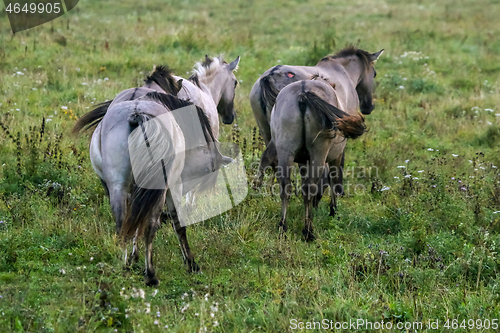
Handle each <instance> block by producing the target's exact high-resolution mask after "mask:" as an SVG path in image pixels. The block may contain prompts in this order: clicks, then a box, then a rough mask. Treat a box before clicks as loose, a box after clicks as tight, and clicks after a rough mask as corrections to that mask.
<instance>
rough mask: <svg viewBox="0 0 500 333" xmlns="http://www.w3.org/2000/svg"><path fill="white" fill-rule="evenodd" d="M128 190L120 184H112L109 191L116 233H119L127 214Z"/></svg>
mask: <svg viewBox="0 0 500 333" xmlns="http://www.w3.org/2000/svg"><path fill="white" fill-rule="evenodd" d="M128 197H129V194H128V191H127V190H126V189H125V188H124V187H122V186H114V187H112V188H110V191H109V202H110V204H111V211H112V212H113V217H114V219H115V229H116V233H117V234H119V233H120V230H121V228H122V223H123V221H124V220H125V215H126V214H127V203H128Z"/></svg>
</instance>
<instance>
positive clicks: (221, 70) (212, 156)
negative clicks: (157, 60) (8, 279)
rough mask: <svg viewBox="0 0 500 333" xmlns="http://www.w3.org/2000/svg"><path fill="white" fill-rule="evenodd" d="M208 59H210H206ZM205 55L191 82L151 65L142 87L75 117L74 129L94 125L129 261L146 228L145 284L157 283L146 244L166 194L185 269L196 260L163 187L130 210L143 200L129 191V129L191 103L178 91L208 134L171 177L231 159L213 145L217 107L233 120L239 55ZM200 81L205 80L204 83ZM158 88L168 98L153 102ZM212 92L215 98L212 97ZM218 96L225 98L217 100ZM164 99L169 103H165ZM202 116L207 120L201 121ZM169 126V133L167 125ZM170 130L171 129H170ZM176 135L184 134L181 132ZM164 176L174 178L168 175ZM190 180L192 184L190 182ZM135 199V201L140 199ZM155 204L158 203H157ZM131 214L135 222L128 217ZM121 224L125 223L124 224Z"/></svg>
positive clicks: (94, 156)
mask: <svg viewBox="0 0 500 333" xmlns="http://www.w3.org/2000/svg"><path fill="white" fill-rule="evenodd" d="M207 59H209V58H208V57H207ZM207 59H206V61H205V63H203V64H198V65H197V68H196V69H195V73H194V75H193V76H192V77H191V78H190V80H182V81H181V78H179V77H175V76H173V75H172V74H171V73H170V72H169V71H168V70H166V69H165V68H163V67H157V68H155V70H154V71H153V73H152V74H151V75H150V76H149V77H148V78H147V79H146V82H145V83H146V84H145V86H143V87H141V88H134V89H128V90H125V91H123V92H121V93H120V94H118V95H117V97H116V98H115V99H114V100H113V101H109V102H106V103H103V104H101V105H99V106H98V107H97V108H96V109H94V110H93V111H91V112H89V113H88V114H86V115H84V116H83V117H82V118H80V119H79V120H78V122H77V123H76V125H75V127H74V131H79V130H82V129H85V128H87V129H88V128H93V127H95V126H97V127H96V128H95V131H94V133H93V135H92V141H91V145H90V157H91V161H92V165H93V167H94V170H95V171H96V173H97V174H98V176H99V177H100V179H101V181H102V183H103V185H104V187H105V189H106V192H107V194H108V195H109V197H110V203H111V208H112V211H113V216H114V218H115V225H116V231H117V232H118V233H120V234H122V235H124V236H126V237H128V236H130V235H131V233H134V232H135V237H134V248H133V252H132V255H131V257H130V259H131V261H133V260H137V258H138V253H137V243H136V240H137V237H138V236H139V235H140V234H141V233H142V231H143V230H145V240H146V245H147V246H146V278H147V280H146V282H147V284H148V285H154V284H157V283H158V280H157V279H156V278H155V273H154V269H153V268H152V267H153V266H152V254H151V244H152V239H153V237H154V234H155V232H156V229H157V226H158V223H157V221H158V218H159V214H160V213H159V212H160V210H159V207H160V206H161V207H163V202H165V198H166V203H167V207H168V209H169V212H170V214H171V216H172V218H173V222H172V223H173V227H174V229H175V231H176V233H177V236H178V238H179V241H180V245H181V250H182V254H183V257H184V260H185V262H186V263H187V264H188V267H189V270H190V271H197V270H199V267H198V265H197V264H196V263H195V261H194V257H193V255H192V253H191V251H190V249H189V245H188V242H187V237H186V227H185V226H181V224H180V222H179V219H178V218H177V216H176V214H175V205H174V202H173V201H172V200H171V196H169V195H168V193H167V192H166V190H167V189H165V190H164V191H163V192H164V193H163V192H147V193H156V196H155V197H154V200H153V199H149V200H148V201H147V202H148V203H147V204H145V205H143V206H144V207H146V208H141V209H139V212H140V214H139V213H134V207H141V206H140V205H139V204H138V205H135V204H134V198H135V197H137V198H144V197H147V196H145V194H144V193H143V194H141V195H140V196H135V197H134V195H135V194H134V193H136V192H137V191H138V190H137V191H136V190H133V189H134V188H137V186H135V185H134V177H133V176H132V173H131V161H130V155H129V149H128V145H127V142H128V141H127V138H128V136H129V135H130V133H131V132H132V131H133V130H134V128H136V127H137V126H138V125H139V124H140V122H139V121H140V120H141V119H142V121H141V123H145V122H146V121H147V120H150V119H151V118H154V117H157V116H158V115H160V114H165V113H166V112H167V111H168V110H173V109H176V108H180V107H184V106H187V105H191V104H192V103H189V102H186V101H185V100H182V99H179V98H177V97H174V96H173V95H175V94H177V95H178V96H179V97H181V96H182V95H183V96H188V98H189V99H190V100H192V101H193V103H194V104H195V105H196V107H197V108H198V114H199V117H200V122H201V124H202V125H203V124H204V129H205V130H207V129H208V131H209V132H210V133H208V134H207V133H205V136H206V138H207V144H206V147H204V148H203V147H201V148H200V149H197V150H193V149H189V151H188V152H187V153H186V156H185V160H186V161H185V163H184V160H183V161H182V167H179V166H178V167H176V168H175V170H177V171H178V170H181V174H179V175H177V174H176V175H175V176H174V179H176V178H182V176H183V175H184V176H185V175H188V176H191V177H192V176H193V175H197V178H199V176H201V175H203V174H206V173H208V172H209V171H210V170H212V171H214V170H216V169H217V168H218V167H219V166H220V165H221V164H226V163H228V162H230V161H231V159H229V158H225V157H224V156H222V155H221V154H220V152H219V151H218V149H217V144H216V143H217V136H218V134H219V133H218V132H219V131H218V116H217V110H219V112H221V111H224V112H226V111H227V110H229V111H231V114H232V115H229V116H227V117H228V118H227V119H230V120H231V121H232V120H233V119H234V108H233V106H232V105H233V99H234V89H235V87H236V83H235V82H236V78H234V74H233V73H232V72H233V70H234V69H236V67H237V64H238V62H239V57H238V58H237V59H236V62H233V63H231V64H227V63H224V62H223V61H222V60H221V59H220V58H216V59H218V60H216V61H213V60H212V59H210V61H211V62H210V63H207ZM205 80H206V81H205ZM203 82H206V84H205V83H203ZM186 83H187V84H186ZM218 85H220V86H218ZM186 86H187V87H186ZM216 86H218V87H216ZM228 86H229V87H228ZM231 90H232V92H231ZM159 91H163V92H166V93H169V94H170V95H168V96H170V97H169V99H165V98H163V100H161V101H160V102H161V103H160V102H158V101H157V100H158V98H156V101H149V100H150V99H152V96H154V95H153V94H154V93H156V94H158V93H159ZM214 95H215V97H213V96H214ZM153 99H154V98H153ZM222 100H224V101H223V102H221V101H222ZM165 101H168V102H169V103H170V104H169V103H167V102H165ZM172 103H173V104H172ZM186 103H187V104H186ZM160 104H162V105H160ZM198 104H199V105H203V106H205V107H206V108H207V109H208V111H205V110H203V109H202V108H201V107H200V106H199V105H198ZM221 104H222V105H223V106H226V107H224V108H221V107H219V108H217V105H221ZM137 110H142V111H143V113H141V115H140V116H136V117H134V119H132V118H131V117H132V113H133V112H136V111H137ZM200 110H201V112H200ZM205 118H206V122H205V121H204V120H205ZM223 119H224V117H223ZM147 122H149V121H147ZM212 124H215V126H214V127H215V128H214V127H212ZM168 126H170V125H168V124H167V125H165V126H164V127H166V128H168ZM174 129H175V126H174ZM171 130H172V131H173V129H172V128H171ZM171 133H175V131H173V132H171ZM180 136H182V137H183V138H184V136H183V134H182V133H181V135H180ZM179 149H180V148H179ZM174 151H176V150H174ZM178 155H180V154H178ZM169 178H170V179H173V178H172V177H169ZM195 178H196V177H195ZM192 184H193V186H195V183H192ZM189 190H191V189H184V191H189ZM159 193H163V194H162V197H161V196H158V195H159ZM136 201H137V202H139V203H140V200H139V199H137V200H136ZM157 203H158V205H156V204H157ZM161 207H160V208H161ZM151 214H152V215H151ZM138 216H139V217H138ZM140 216H142V217H140ZM131 218H133V219H135V220H134V221H132V220H131ZM146 220H149V221H150V222H151V223H150V224H149V225H150V227H147V228H145V227H139V226H144V223H145V222H144V221H146ZM131 221H132V222H131ZM143 222H144V223H143ZM125 225H127V226H128V227H126V228H124V226H125ZM130 226H137V228H135V229H134V228H133V227H130ZM126 253H127V252H126V250H125V261H127V254H126Z"/></svg>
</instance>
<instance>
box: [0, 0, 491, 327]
mask: <svg viewBox="0 0 500 333" xmlns="http://www.w3.org/2000/svg"><path fill="white" fill-rule="evenodd" d="M499 11H500V2H498V1H493V0H491V1H486V0H479V1H477V0H474V1H472V0H458V1H449V0H446V1H440V2H435V1H428V0H421V1H416V2H410V1H392V0H391V1H387V2H380V1H374V0H366V1H359V2H345V1H325V0H295V1H272V2H271V1H263V0H247V1H227V0H218V1H211V4H208V3H206V2H198V1H193V0H187V1H159V0H156V1H148V2H144V1H142V2H141V1H140V2H137V1H129V0H125V1H120V2H117V1H94V0H87V1H80V3H79V4H78V6H77V7H76V8H75V9H74V10H73V11H71V12H70V13H69V14H67V15H64V16H63V17H61V18H59V19H57V20H55V21H53V22H50V23H47V24H45V25H42V26H40V27H36V28H34V29H31V30H28V31H25V32H21V33H18V34H16V35H15V36H12V34H11V32H10V28H9V25H8V19H7V16H6V14H5V12H1V13H0V114H1V116H0V121H1V122H2V126H1V127H2V128H0V141H1V144H0V221H3V222H2V223H0V295H1V298H0V332H75V331H79V332H94V331H101V332H114V331H115V330H117V331H119V332H130V331H137V332H141V331H144V332H156V331H175V332H203V331H208V332H212V331H214V332H242V331H243V332H250V331H252V332H283V331H292V329H291V325H290V320H292V319H297V320H298V321H304V322H306V321H320V320H322V319H329V320H332V321H334V322H335V321H338V322H344V321H347V322H348V321H349V320H356V319H364V320H367V321H372V322H380V321H382V320H384V321H385V322H388V321H389V322H392V323H394V325H396V323H399V322H401V323H403V322H416V321H422V322H425V323H427V322H428V321H429V320H431V321H435V320H439V323H440V326H439V329H438V330H436V331H451V330H452V329H451V328H450V329H447V328H445V327H444V324H445V322H446V320H447V319H457V320H458V322H459V323H462V320H464V319H467V320H468V319H474V320H477V319H480V320H485V319H490V320H492V319H498V318H499V317H500V314H499V310H500V296H499V285H500V278H499V277H498V273H499V269H500V262H499V257H498V250H499V244H500V236H499V231H500V216H499V213H497V211H499V210H500V187H499V186H498V184H499V181H500V177H499V171H498V168H496V166H500V155H499V149H498V147H499V145H498V139H499V138H500V129H499V128H500V124H499V120H498V116H496V114H500V110H499V109H498V105H500V82H499V81H498V75H499V73H500V40H499V39H498V38H497V37H498V35H499V34H500V26H499V25H498V13H499ZM348 43H354V44H356V45H359V47H361V48H363V49H366V50H368V51H370V52H376V51H378V50H380V49H382V48H384V49H385V53H384V54H383V55H382V56H381V58H380V59H379V60H378V62H377V64H376V68H377V73H378V75H377V78H376V81H377V90H376V93H375V98H376V99H377V102H376V104H377V106H376V109H375V111H374V112H373V113H372V115H370V116H367V118H366V119H367V123H368V126H369V128H370V131H369V132H368V133H367V134H366V135H364V136H363V137H361V138H360V139H358V140H356V141H352V142H349V143H348V145H347V146H348V147H347V152H346V167H347V168H348V170H349V174H348V175H347V177H346V179H345V180H346V182H347V183H348V184H351V185H350V186H351V190H350V191H349V194H348V195H346V196H345V197H343V198H341V199H340V207H339V213H338V216H337V217H335V218H330V217H329V216H328V212H329V209H328V203H327V199H326V198H325V199H324V200H323V202H322V203H321V205H320V208H319V209H318V210H317V211H316V212H315V219H314V226H315V228H316V236H317V240H316V241H315V242H313V243H310V244H308V243H305V242H303V241H302V240H301V238H300V236H301V229H302V226H303V207H302V204H301V200H300V198H297V197H292V200H291V206H290V210H289V216H290V219H289V224H290V229H289V231H288V238H287V239H286V240H285V239H280V238H279V237H278V231H277V223H278V218H279V213H280V201H279V198H278V197H275V196H269V195H268V196H259V195H257V194H256V193H255V192H254V191H253V190H250V193H249V196H248V197H247V199H246V200H245V202H244V203H242V204H240V205H239V206H238V207H236V208H235V209H233V210H231V211H230V212H227V213H225V214H223V215H222V216H219V217H215V218H213V219H211V220H209V221H205V222H204V223H198V224H195V225H193V226H191V227H189V229H188V237H189V240H190V243H191V247H192V250H193V252H194V253H195V255H196V258H197V261H198V263H199V264H200V266H201V267H202V270H203V274H198V275H190V274H188V273H187V272H186V268H185V266H184V265H183V263H182V257H181V254H180V250H179V247H178V243H177V239H176V236H175V235H174V233H173V232H172V230H171V228H170V227H168V226H164V227H163V228H162V229H161V230H160V231H159V232H158V235H157V238H156V240H155V243H154V248H155V263H156V270H157V274H158V278H159V279H160V283H161V284H160V286H159V287H158V288H157V289H151V288H146V287H145V286H144V284H143V277H142V269H143V266H142V265H143V264H142V262H143V260H142V259H141V261H140V264H139V265H137V266H136V267H134V269H133V270H132V271H131V272H130V273H128V274H125V273H124V271H123V269H122V264H121V250H120V241H119V239H117V237H116V236H115V234H114V222H113V220H112V217H111V212H110V208H109V203H108V202H107V199H106V198H105V196H104V191H103V189H102V188H101V185H100V182H99V180H98V178H97V176H95V174H94V172H93V170H92V167H91V165H90V161H89V157H88V143H89V138H88V137H86V136H82V137H76V136H72V135H71V134H70V129H71V127H72V126H73V124H74V122H75V119H76V117H78V116H81V115H83V114H84V113H85V112H87V111H89V109H91V108H92V107H93V104H94V103H97V102H100V101H104V100H106V99H111V98H113V97H114V96H115V94H117V93H118V92H120V91H121V90H123V89H126V88H130V87H133V86H137V85H138V84H140V83H141V80H142V78H143V77H144V76H145V74H146V73H147V72H148V71H150V70H151V68H152V67H153V65H154V64H168V65H169V66H170V67H171V68H174V69H175V72H176V73H178V74H180V75H185V74H186V72H187V71H189V70H190V69H191V67H192V65H193V64H194V63H195V62H196V61H200V60H202V58H203V57H204V55H205V54H209V55H216V54H219V53H225V55H226V58H228V59H231V60H232V59H233V58H235V57H236V56H238V55H240V56H241V57H242V60H241V63H240V68H239V70H238V72H237V73H236V74H237V77H238V79H239V80H240V83H241V84H240V86H239V87H238V89H237V96H236V100H235V105H236V108H237V110H238V118H237V124H238V128H239V131H237V130H235V129H233V128H232V127H231V126H221V129H222V132H221V137H220V139H221V141H226V142H233V141H234V142H236V143H238V144H239V145H240V146H242V147H243V146H244V147H245V150H244V153H245V163H246V165H247V166H248V167H249V168H250V166H251V165H252V163H253V162H256V161H257V160H258V158H259V156H260V154H261V152H262V148H263V144H262V142H261V141H259V140H258V139H257V138H256V137H258V135H255V133H254V127H255V121H254V119H253V116H252V112H251V110H250V105H249V101H248V94H249V92H250V89H251V87H252V85H253V83H254V82H255V80H256V79H257V78H258V76H259V74H261V73H262V72H264V71H265V70H266V69H268V68H269V67H271V66H273V65H276V64H278V63H281V64H293V65H302V64H314V63H315V62H316V61H317V59H319V58H321V57H323V56H325V55H327V54H329V53H332V52H334V51H336V50H338V49H340V48H342V47H344V46H345V45H347V44H348ZM18 72H21V73H22V74H18ZM14 74H15V75H14ZM62 106H65V107H67V109H62ZM490 110H491V111H490ZM43 117H45V119H46V122H45V124H44V133H43V136H40V131H41V124H42V118H43ZM49 119H50V121H48V120H49ZM6 130H7V131H8V132H7V131H6ZM9 133H10V135H9ZM455 155H457V156H455ZM398 166H405V168H398ZM362 168H365V171H366V172H360V170H361V169H362ZM369 170H371V173H369V172H368V171H369ZM420 171H421V172H420ZM251 174H252V172H251V171H249V175H251ZM417 178H418V179H417ZM355 185H358V187H357V192H356V191H355V189H356V188H355V187H354V186H355ZM362 188H364V189H365V190H364V191H361V189H362ZM387 188H389V189H387ZM143 253H144V249H143V245H141V254H143ZM141 289H142V290H143V291H144V298H142V297H141V293H142V292H141ZM130 295H134V296H135V297H130ZM188 305H189V306H188ZM167 325H168V327H167ZM309 331H319V330H318V329H316V330H309ZM345 331H348V329H346V330H345ZM360 331H364V330H363V329H360ZM373 331H377V330H373ZM385 331H389V330H385ZM393 331H398V330H396V329H393ZM401 331H404V330H401ZM458 331H463V332H465V331H495V330H493V329H491V328H490V329H489V330H484V329H482V328H481V329H477V328H473V329H472V330H469V328H468V327H467V329H465V328H464V327H461V328H460V327H459V329H458Z"/></svg>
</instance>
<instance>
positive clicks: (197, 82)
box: [188, 74, 201, 89]
mask: <svg viewBox="0 0 500 333" xmlns="http://www.w3.org/2000/svg"><path fill="white" fill-rule="evenodd" d="M188 80H189V81H191V82H192V83H193V84H194V85H195V86H197V87H198V88H200V89H201V86H200V79H198V75H197V74H193V75H191V76H190V77H189V79H188Z"/></svg>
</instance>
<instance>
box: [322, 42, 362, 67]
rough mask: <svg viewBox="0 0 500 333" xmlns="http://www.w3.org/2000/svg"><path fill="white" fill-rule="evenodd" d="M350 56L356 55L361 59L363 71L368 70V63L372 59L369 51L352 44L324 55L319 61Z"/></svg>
mask: <svg viewBox="0 0 500 333" xmlns="http://www.w3.org/2000/svg"><path fill="white" fill-rule="evenodd" d="M350 56H357V57H358V58H359V59H360V60H361V63H362V64H363V67H364V69H365V71H366V70H368V68H370V64H371V63H372V61H371V60H370V53H369V52H367V51H365V50H362V49H358V48H357V47H355V46H354V45H349V46H347V47H345V48H343V49H342V50H340V51H338V52H337V53H335V54H334V55H330V56H326V57H324V58H323V59H321V60H320V61H319V62H322V61H329V60H332V59H339V58H345V57H350Z"/></svg>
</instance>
